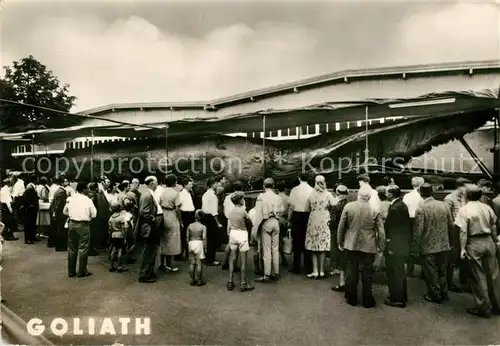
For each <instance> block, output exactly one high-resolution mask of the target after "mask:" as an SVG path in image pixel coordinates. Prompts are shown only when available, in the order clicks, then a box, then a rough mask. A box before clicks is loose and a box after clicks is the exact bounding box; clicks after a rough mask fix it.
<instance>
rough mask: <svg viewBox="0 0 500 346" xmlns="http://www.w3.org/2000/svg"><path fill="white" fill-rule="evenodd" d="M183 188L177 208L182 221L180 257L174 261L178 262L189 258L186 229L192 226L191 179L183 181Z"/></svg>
mask: <svg viewBox="0 0 500 346" xmlns="http://www.w3.org/2000/svg"><path fill="white" fill-rule="evenodd" d="M182 185H183V188H182V190H181V192H179V199H180V201H181V204H180V206H179V210H180V211H181V220H182V225H183V227H182V230H181V232H182V233H181V240H182V252H181V255H179V256H177V257H176V259H177V260H179V261H183V260H184V258H183V256H184V257H185V258H188V257H189V253H188V243H187V228H188V227H189V225H190V224H192V223H193V222H194V221H195V220H194V212H195V208H194V202H193V179H191V178H186V179H185V180H184V181H183V184H182Z"/></svg>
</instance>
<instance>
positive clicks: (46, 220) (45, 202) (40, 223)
mask: <svg viewBox="0 0 500 346" xmlns="http://www.w3.org/2000/svg"><path fill="white" fill-rule="evenodd" d="M49 193H50V189H49V181H48V180H47V178H45V177H41V178H40V189H39V191H38V200H39V209H38V215H37V219H36V225H37V227H38V234H39V236H42V237H45V238H47V235H48V233H49V229H50V221H51V217H50V203H49Z"/></svg>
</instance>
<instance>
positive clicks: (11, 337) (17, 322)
mask: <svg viewBox="0 0 500 346" xmlns="http://www.w3.org/2000/svg"><path fill="white" fill-rule="evenodd" d="M1 311H2V315H1V324H2V338H1V341H2V345H53V343H52V342H50V341H49V340H48V339H47V338H45V337H43V336H32V335H30V334H29V333H28V331H27V329H26V322H24V321H23V320H22V319H21V317H19V316H17V315H16V314H15V313H13V312H12V311H11V310H10V309H9V308H7V307H6V306H5V305H4V304H2V309H1Z"/></svg>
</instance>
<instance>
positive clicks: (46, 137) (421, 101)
mask: <svg viewBox="0 0 500 346" xmlns="http://www.w3.org/2000/svg"><path fill="white" fill-rule="evenodd" d="M497 107H500V100H499V90H498V89H484V90H478V91H473V90H466V91H447V92H441V93H431V94H426V95H422V96H420V97H417V98H407V99H367V100H362V101H351V102H327V103H322V104H317V105H311V106H307V107H302V108H295V109H282V110H272V109H270V110H261V111H258V112H252V113H244V114H234V115H228V116H213V117H208V118H185V119H181V120H178V121H174V122H170V123H168V127H169V129H168V136H169V137H170V136H179V135H191V134H192V133H199V134H201V133H205V134H207V133H213V134H228V133H237V132H259V131H262V129H263V117H264V116H265V129H266V131H271V130H277V129H282V128H284V127H297V126H305V125H309V124H321V123H335V122H346V121H359V120H364V119H366V118H368V119H378V118H387V117H401V116H402V117H415V116H418V117H426V116H440V115H446V114H455V113H461V112H472V111H482V110H488V109H494V108H497ZM366 113H368V114H366ZM148 125H153V124H148ZM154 125H155V126H158V129H150V128H146V127H142V126H130V125H119V126H117V125H116V124H110V125H109V126H103V127H97V128H96V127H89V126H73V127H68V128H65V129H40V130H32V131H27V132H23V133H9V134H7V133H3V134H0V139H5V140H14V139H26V138H30V139H31V138H33V137H34V141H35V142H36V143H51V142H57V141H61V140H70V139H73V138H75V137H89V136H90V135H91V131H92V129H93V130H94V131H93V133H94V136H117V137H165V136H166V131H165V126H166V125H167V124H166V123H163V124H154Z"/></svg>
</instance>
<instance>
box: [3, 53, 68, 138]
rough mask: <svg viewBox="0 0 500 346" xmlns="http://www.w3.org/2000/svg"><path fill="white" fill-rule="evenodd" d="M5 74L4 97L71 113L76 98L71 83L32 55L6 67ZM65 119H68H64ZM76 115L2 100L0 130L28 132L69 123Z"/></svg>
mask: <svg viewBox="0 0 500 346" xmlns="http://www.w3.org/2000/svg"><path fill="white" fill-rule="evenodd" d="M4 69H5V76H4V78H0V95H1V98H2V99H7V100H12V101H17V102H21V103H24V104H30V105H36V106H41V107H46V108H50V109H55V110H59V111H63V112H69V111H70V109H71V107H72V106H73V105H74V102H75V100H76V97H75V96H71V95H69V85H68V84H62V85H61V83H60V81H59V79H58V78H57V77H56V76H55V75H54V74H53V73H52V71H51V70H49V69H48V68H47V67H46V66H45V65H43V64H42V63H40V62H39V61H38V60H36V59H35V58H34V57H33V56H32V55H30V56H28V57H26V58H24V59H21V60H20V61H14V62H13V63H12V67H10V66H5V67H4ZM62 118H64V121H61V119H62ZM74 118H76V117H69V116H64V115H62V114H60V113H57V112H53V111H49V110H44V109H40V108H34V107H29V106H25V105H17V104H12V103H5V102H2V103H1V104H0V130H2V131H7V132H17V131H26V130H31V129H38V128H43V127H46V128H52V127H62V126H68V124H69V123H74V122H75V119H74Z"/></svg>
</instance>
